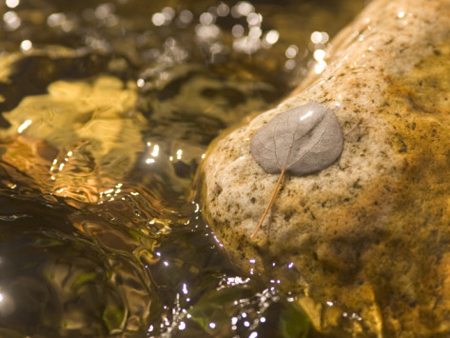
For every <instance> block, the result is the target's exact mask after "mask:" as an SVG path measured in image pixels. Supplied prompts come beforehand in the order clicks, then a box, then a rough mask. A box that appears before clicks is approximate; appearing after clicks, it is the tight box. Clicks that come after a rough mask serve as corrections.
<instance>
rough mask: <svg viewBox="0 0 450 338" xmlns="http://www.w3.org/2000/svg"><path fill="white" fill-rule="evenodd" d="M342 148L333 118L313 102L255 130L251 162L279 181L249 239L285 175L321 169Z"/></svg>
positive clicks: (251, 144) (331, 113) (268, 207)
mask: <svg viewBox="0 0 450 338" xmlns="http://www.w3.org/2000/svg"><path fill="white" fill-rule="evenodd" d="M343 145H344V137H343V136H342V130H341V126H340V125H339V121H338V119H337V118H336V115H334V113H333V112H332V111H331V110H330V109H329V108H327V107H326V106H324V105H322V104H320V103H317V102H310V103H308V104H305V105H303V106H300V107H296V108H293V109H290V110H288V111H286V112H284V113H282V114H280V115H278V116H277V117H275V118H274V119H273V120H271V121H269V122H268V123H267V124H265V125H264V126H262V127H261V128H260V129H259V130H258V131H256V133H255V134H254V135H253V137H252V139H251V141H250V151H251V154H252V156H253V158H254V160H255V161H256V162H257V163H258V164H259V165H260V166H261V167H262V168H263V169H264V170H265V171H266V172H267V173H270V174H280V178H279V180H278V182H277V184H276V186H275V190H274V193H273V194H272V198H271V199H270V202H269V204H268V206H267V208H266V210H265V212H264V214H263V216H262V217H261V220H260V221H259V223H258V225H257V227H256V229H255V231H254V232H253V234H252V235H251V237H254V236H255V235H256V233H257V232H258V230H259V228H260V227H261V225H262V223H263V221H264V218H265V217H266V215H267V213H268V212H269V210H270V208H271V206H272V204H273V202H274V201H275V197H276V195H277V193H278V190H279V188H280V186H281V183H282V181H283V179H284V176H285V173H290V174H291V175H294V176H305V175H310V174H313V173H316V172H318V171H320V170H323V169H325V168H327V167H328V166H330V165H331V164H333V163H334V162H335V161H336V160H337V159H338V158H339V156H340V155H341V153H342V149H343Z"/></svg>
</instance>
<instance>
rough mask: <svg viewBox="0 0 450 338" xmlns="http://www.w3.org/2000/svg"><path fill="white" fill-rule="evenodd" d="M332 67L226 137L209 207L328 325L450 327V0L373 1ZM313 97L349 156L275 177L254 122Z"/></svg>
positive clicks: (431, 330) (343, 39) (216, 155)
mask: <svg viewBox="0 0 450 338" xmlns="http://www.w3.org/2000/svg"><path fill="white" fill-rule="evenodd" d="M332 45H333V46H334V47H333V49H332V50H330V51H329V58H328V60H327V62H328V67H327V68H326V70H325V71H324V72H323V73H322V74H321V75H320V76H316V75H313V74H311V76H310V77H309V78H307V79H306V80H305V82H304V83H303V84H301V85H300V86H299V88H298V90H297V91H296V92H295V93H293V95H292V96H291V97H289V98H288V99H287V100H286V101H285V102H283V103H282V104H280V105H279V106H278V107H276V108H275V109H273V110H271V111H268V112H266V113H264V114H261V115H259V116H258V117H256V118H255V119H253V120H252V121H250V122H249V123H248V124H245V125H243V126H240V127H238V128H237V129H235V130H234V131H233V132H232V133H230V134H228V135H226V136H224V137H223V138H221V139H220V140H218V141H217V142H216V143H215V144H214V145H213V146H212V147H211V149H210V151H209V153H208V155H207V157H206V159H205V161H204V163H203V165H202V168H201V169H202V171H201V173H202V176H203V191H202V200H203V209H204V215H205V217H206V218H207V220H208V222H209V223H210V225H211V227H212V228H213V230H214V233H215V235H216V236H217V238H218V240H219V241H220V242H221V243H222V244H223V246H224V248H225V250H226V252H227V254H228V255H229V256H230V257H231V258H232V260H233V261H234V262H235V263H236V264H237V265H239V266H241V267H242V268H243V269H244V270H247V271H250V272H254V273H261V274H262V275H263V276H266V277H267V276H268V277H270V279H273V280H278V282H277V283H278V284H279V285H280V287H281V289H282V290H284V291H285V292H288V291H291V292H293V294H295V295H296V296H297V299H298V301H299V302H300V304H302V306H303V307H304V308H305V309H306V311H307V312H308V313H309V314H310V316H311V318H312V321H313V323H314V325H315V326H316V327H317V328H318V329H319V330H321V331H322V332H333V333H334V334H339V336H341V335H343V334H344V332H346V333H349V334H350V335H354V336H363V337H366V336H386V337H391V336H398V337H417V336H420V337H428V336H433V337H441V336H442V337H447V336H449V335H450V198H449V194H448V192H449V191H450V181H449V180H448V173H449V172H450V118H449V115H448V114H449V113H450V76H449V75H448V74H449V71H450V61H449V60H450V1H447V0H375V1H373V2H372V3H371V4H370V5H369V6H368V7H367V8H366V9H365V10H364V11H363V12H362V13H361V14H360V15H359V17H358V18H357V19H356V20H355V21H354V23H352V24H351V25H350V26H348V27H347V28H346V29H344V30H343V31H342V32H341V33H340V34H339V35H338V36H337V37H336V38H335V40H334V42H333V43H332ZM311 100H315V101H317V102H320V103H323V104H325V105H326V106H328V107H329V108H331V109H332V110H333V111H334V112H335V114H336V115H337V117H338V119H339V121H340V124H341V126H342V129H343V133H344V138H345V144H344V150H343V153H342V156H341V157H340V159H339V160H338V161H337V162H336V163H335V164H334V165H332V166H330V167H329V168H327V169H325V170H323V171H321V172H319V173H317V174H314V175H310V176H306V177H292V176H291V177H288V179H287V180H286V181H285V184H284V186H283V188H282V190H281V191H280V193H279V196H278V199H277V200H276V202H275V204H274V206H273V208H272V211H271V213H270V214H269V216H268V218H267V219H266V221H265V223H264V225H263V227H262V229H261V230H260V232H259V233H258V235H257V236H256V238H255V239H254V240H251V239H250V234H251V233H252V231H253V229H254V227H255V226H256V223H257V222H258V220H259V218H260V217H261V214H262V213H263V211H264V208H265V206H266V204H267V203H268V200H269V198H270V194H271V193H272V190H273V187H274V185H275V182H276V180H277V179H278V176H277V175H271V174H267V173H265V172H264V171H263V169H262V168H261V167H260V166H259V165H258V164H257V163H256V162H255V161H254V160H253V158H252V156H251V154H250V147H249V143H250V138H251V136H252V135H253V133H254V132H255V131H256V130H257V129H258V128H259V127H261V126H262V125H263V124H264V123H266V122H267V121H269V120H270V119H272V118H273V117H274V116H276V115H278V114H280V113H282V112H284V111H286V110H287V109H289V108H292V107H296V106H299V105H302V104H304V103H307V102H309V101H311Z"/></svg>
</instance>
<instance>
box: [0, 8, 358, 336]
mask: <svg viewBox="0 0 450 338" xmlns="http://www.w3.org/2000/svg"><path fill="white" fill-rule="evenodd" d="M363 5H364V1H363V0H359V1H350V0H348V1H338V0H321V1H311V0H310V1H306V0H305V1H295V0H283V1H262V0H261V1H253V2H231V1H225V2H216V1H196V2H195V4H194V3H193V2H191V1H169V0H167V1H145V0H117V1H112V2H101V1H87V0H83V1H76V2H75V1H56V0H50V1H40V0H21V1H18V0H5V1H2V2H1V4H0V10H1V13H2V23H1V24H2V27H1V28H0V95H1V97H0V111H1V113H2V118H1V120H0V126H1V131H0V154H1V160H0V200H1V203H0V233H1V236H0V335H1V336H2V337H3V336H5V337H22V336H30V337H115V336H116V337H119V336H120V337H146V336H180V337H185V336H186V337H190V336H192V337H198V336H202V337H204V336H214V337H217V336H224V337H232V336H239V337H252V338H255V337H274V336H285V337H292V336H302V335H306V334H307V332H308V330H309V332H311V330H310V328H309V323H308V320H307V318H306V317H305V316H304V314H303V312H302V311H301V309H299V308H298V307H296V306H294V305H293V304H294V303H293V300H294V298H293V297H291V296H290V295H281V294H279V293H278V291H277V287H276V284H277V281H273V280H271V279H270V276H256V275H253V274H249V275H244V274H242V273H241V272H239V271H237V270H236V269H235V268H234V267H233V266H232V264H230V262H228V260H227V258H226V257H225V256H224V255H223V252H222V248H221V246H220V243H217V242H216V240H215V238H214V234H213V233H211V231H210V229H209V227H208V225H207V224H205V223H204V222H203V221H202V217H201V210H200V207H199V201H196V200H195V199H194V198H193V190H194V188H193V179H194V175H195V172H196V169H197V167H198V165H199V163H200V161H201V159H202V157H203V156H204V153H205V151H206V148H207V146H208V145H209V144H210V142H211V141H212V140H213V139H214V138H215V137H216V136H217V135H219V134H220V132H221V131H222V130H223V129H225V128H227V127H229V126H231V125H233V124H235V123H238V122H239V121H240V120H241V119H242V118H244V117H245V116H246V115H247V114H250V113H257V112H260V111H264V110H265V109H268V108H271V107H273V106H274V105H275V104H276V103H277V102H279V101H280V100H282V98H283V97H285V96H286V95H288V94H289V92H290V91H291V90H292V89H293V88H294V87H295V86H296V84H298V83H299V81H300V80H301V79H302V78H303V77H304V76H305V75H306V73H307V72H308V71H313V72H316V73H320V72H321V71H322V70H323V68H324V67H326V62H325V61H324V59H323V57H324V54H325V52H326V50H327V48H329V42H330V39H331V37H332V36H333V35H334V34H335V33H336V32H337V31H338V30H339V29H340V28H341V27H343V26H344V25H345V24H346V23H347V22H349V21H350V20H351V19H352V18H353V17H354V15H355V14H356V13H358V12H359V10H360V9H361V8H362V7H363ZM310 334H314V333H310Z"/></svg>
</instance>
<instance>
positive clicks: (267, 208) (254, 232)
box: [250, 168, 286, 238]
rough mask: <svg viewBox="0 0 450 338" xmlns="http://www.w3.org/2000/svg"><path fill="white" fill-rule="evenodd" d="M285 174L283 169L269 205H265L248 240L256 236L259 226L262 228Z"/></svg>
mask: <svg viewBox="0 0 450 338" xmlns="http://www.w3.org/2000/svg"><path fill="white" fill-rule="evenodd" d="M285 173H286V168H283V170H282V171H281V174H280V178H279V179H278V181H277V184H276V185H275V189H274V191H273V193H272V197H271V198H270V201H269V204H267V207H266V210H265V211H264V213H263V215H262V217H261V219H260V220H259V223H258V225H257V226H256V228H255V231H253V233H252V234H251V236H250V238H254V237H255V236H256V234H257V232H258V230H259V228H261V226H262V224H263V222H264V219H265V218H266V216H267V213H268V212H269V210H270V208H271V207H272V205H273V202H275V198H276V197H277V195H278V191H279V190H280V187H281V183H282V182H283V179H284V176H286V175H285Z"/></svg>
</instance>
